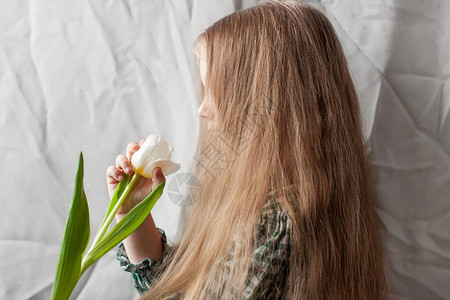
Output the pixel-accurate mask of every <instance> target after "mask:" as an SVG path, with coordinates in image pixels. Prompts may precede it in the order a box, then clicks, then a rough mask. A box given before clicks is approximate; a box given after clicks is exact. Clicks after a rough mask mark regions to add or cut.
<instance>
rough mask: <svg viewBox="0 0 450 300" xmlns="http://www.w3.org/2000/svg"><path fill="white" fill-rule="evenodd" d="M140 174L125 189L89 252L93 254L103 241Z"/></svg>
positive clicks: (135, 175)
mask: <svg viewBox="0 0 450 300" xmlns="http://www.w3.org/2000/svg"><path fill="white" fill-rule="evenodd" d="M138 177H139V174H138V173H135V174H134V176H133V178H132V179H131V181H130V182H129V183H128V184H127V187H126V188H125V191H123V193H122V195H121V196H120V198H119V200H118V201H117V203H116V205H115V206H114V208H113V210H112V211H111V213H110V214H109V216H108V218H107V219H106V221H105V224H103V226H102V228H101V229H100V231H99V232H98V234H97V236H96V237H95V239H94V242H93V243H92V246H91V248H90V249H89V251H88V252H87V253H89V252H91V250H92V249H94V247H95V246H96V245H97V244H98V243H99V242H100V241H101V239H102V238H103V237H104V235H105V233H106V230H108V228H109V225H110V224H111V222H112V219H113V218H114V216H115V215H116V213H117V211H118V210H119V208H120V206H122V203H123V201H125V198H127V196H128V194H129V193H130V191H131V189H132V188H133V185H134V184H135V183H136V180H137V179H138Z"/></svg>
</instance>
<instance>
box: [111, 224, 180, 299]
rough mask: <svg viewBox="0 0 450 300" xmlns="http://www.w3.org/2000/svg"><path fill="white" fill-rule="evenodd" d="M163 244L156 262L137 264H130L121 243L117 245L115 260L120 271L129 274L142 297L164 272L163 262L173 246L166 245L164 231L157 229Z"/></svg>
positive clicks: (143, 261) (145, 260) (144, 261)
mask: <svg viewBox="0 0 450 300" xmlns="http://www.w3.org/2000/svg"><path fill="white" fill-rule="evenodd" d="M157 229H158V232H159V235H160V236H161V240H162V243H163V254H162V257H161V258H160V259H159V260H157V261H154V262H153V261H151V260H150V259H149V258H146V259H144V260H142V261H141V262H139V263H137V264H133V263H131V262H130V260H129V258H128V255H127V252H126V250H125V247H124V245H123V242H122V243H120V244H119V249H118V250H117V254H116V259H117V260H119V262H120V266H121V268H122V270H124V271H126V272H130V273H131V282H132V283H133V286H134V287H135V288H136V290H137V291H138V293H139V295H140V296H142V295H143V294H144V293H145V292H146V291H147V290H149V289H150V288H151V287H152V285H153V284H154V283H155V282H156V280H157V279H158V276H159V275H160V274H161V273H162V272H163V271H164V266H163V262H164V261H165V260H166V259H167V256H168V254H169V253H170V250H171V248H173V246H169V245H168V244H167V237H166V234H165V232H164V230H162V229H160V228H157Z"/></svg>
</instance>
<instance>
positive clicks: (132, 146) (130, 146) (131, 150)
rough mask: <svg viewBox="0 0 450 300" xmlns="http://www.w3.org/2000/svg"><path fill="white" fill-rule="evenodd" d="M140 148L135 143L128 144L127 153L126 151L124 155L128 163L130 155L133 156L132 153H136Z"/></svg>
mask: <svg viewBox="0 0 450 300" xmlns="http://www.w3.org/2000/svg"><path fill="white" fill-rule="evenodd" d="M139 148H140V146H139V144H138V143H136V142H132V143H129V144H128V146H127V151H126V155H127V158H128V160H129V161H131V155H133V154H134V153H136V151H138V150H139Z"/></svg>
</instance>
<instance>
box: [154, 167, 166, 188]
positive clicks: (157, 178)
mask: <svg viewBox="0 0 450 300" xmlns="http://www.w3.org/2000/svg"><path fill="white" fill-rule="evenodd" d="M164 181H166V177H165V176H164V174H163V172H162V170H161V168H160V167H157V168H155V169H154V170H153V187H155V188H156V187H157V186H158V185H159V184H160V183H162V182H164Z"/></svg>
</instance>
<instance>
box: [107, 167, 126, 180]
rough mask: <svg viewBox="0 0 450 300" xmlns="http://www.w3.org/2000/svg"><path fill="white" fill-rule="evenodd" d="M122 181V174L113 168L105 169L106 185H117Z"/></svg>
mask: <svg viewBox="0 0 450 300" xmlns="http://www.w3.org/2000/svg"><path fill="white" fill-rule="evenodd" d="M122 180H123V175H122V172H120V171H119V170H118V169H117V168H116V167H115V166H112V165H111V166H109V167H108V168H107V169H106V181H107V183H117V182H119V181H122Z"/></svg>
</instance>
